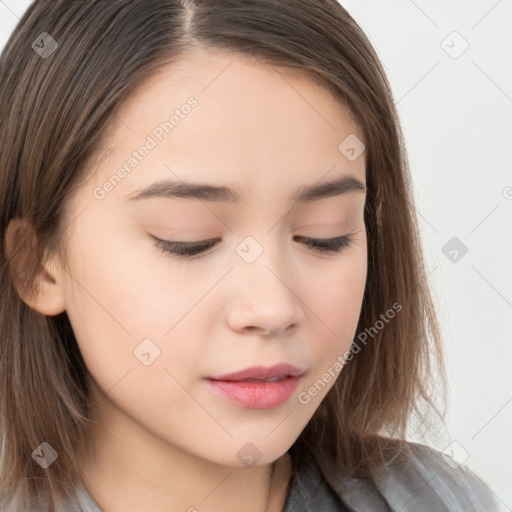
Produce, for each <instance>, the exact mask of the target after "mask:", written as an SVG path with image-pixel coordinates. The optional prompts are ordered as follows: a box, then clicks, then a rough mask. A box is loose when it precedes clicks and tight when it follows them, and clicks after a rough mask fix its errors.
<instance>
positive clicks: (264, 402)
mask: <svg viewBox="0 0 512 512" xmlns="http://www.w3.org/2000/svg"><path fill="white" fill-rule="evenodd" d="M171 116H173V117H171ZM166 123H167V124H166ZM349 136H351V137H358V138H359V139H360V140H362V139H363V136H362V134H361V132H360V131H359V129H358V128H357V126H356V125H355V124H353V123H352V121H351V120H350V116H349V112H348V110H347V109H346V108H345V107H343V106H342V105H341V104H339V103H338V102H337V101H336V99H335V98H334V97H333V96H332V95H331V94H330V93H329V92H328V90H327V89H324V88H323V87H322V86H321V85H319V84H318V83H315V82H314V81H312V80H311V79H310V78H307V76H305V75H303V74H301V73H300V72H299V71H297V70H290V69H284V68H277V67H276V68H273V67H271V66H265V65H263V64H260V63H258V62H256V61H253V60H248V59H246V58H243V57H241V56H235V55H232V54H225V53H220V52H213V51H206V50H195V52H194V53H193V54H190V55H189V56H188V57H187V59H186V60H183V61H181V62H180V63H174V64H172V65H169V66H167V67H166V68H164V69H162V70H161V71H160V72H159V74H158V75H156V76H154V77H152V78H151V79H149V80H147V81H146V82H145V83H144V84H143V86H142V87H140V88H139V89H138V90H137V91H136V93H135V94H134V95H133V96H132V97H130V99H129V100H128V101H127V102H125V103H124V104H123V105H122V106H121V108H120V109H119V110H118V112H117V113H116V116H115V118H114V124H112V126H111V130H110V132H109V137H108V151H107V152H105V153H104V154H103V155H102V158H100V159H98V161H97V162H96V166H95V167H94V169H91V170H90V173H89V175H88V180H87V182H85V183H83V184H82V185H81V187H80V188H79V189H78V190H77V192H76V193H75V195H74V196H73V197H72V201H71V204H70V211H69V219H70V220H71V219H73V220H72V221H71V224H70V225H69V227H68V229H69V230H70V231H69V246H68V249H67V250H68V260H67V264H68V266H69V271H70V276H67V279H64V278H62V279H61V280H60V282H61V283H62V286H63V293H64V297H65V305H66V307H65V309H66V311H67V314H68V316H69V319H70V321H71V324H72V327H73V330H74V332H75V334H76V338H77V341H78V344H79V348H80V350H81V352H82V355H83V358H84V360H85V363H86V365H87V367H88V369H89V371H90V373H91V375H92V377H93V379H94V381H93V384H94V386H95V387H97V389H98V390H101V391H102V392H103V393H105V394H106V396H105V397H104V398H103V399H102V400H100V401H99V402H98V404H99V405H98V407H101V409H102V410H103V416H102V418H103V420H102V421H109V418H111V417H113V415H114V411H115V415H116V417H117V418H122V421H123V422H124V423H125V425H132V426H135V425H136V426H137V429H138V430H139V431H141V432H144V433H145V434H149V435H150V436H152V437H154V438H155V439H158V440H159V443H162V446H163V447H164V449H167V447H168V448H169V450H170V449H172V448H174V449H176V448H178V449H179V450H181V452H185V453H188V454H192V455H194V456H196V457H200V458H202V459H207V460H209V461H213V462H215V463H219V464H225V465H231V466H241V465H242V464H244V463H245V462H244V457H246V456H247V455H252V456H255V457H257V458H258V457H259V458H258V460H257V463H258V464H263V463H269V462H271V461H273V460H276V459H277V458H278V457H280V456H281V455H282V454H283V453H285V452H286V451H287V450H288V449H289V448H290V446H291V445H292V444H293V443H294V441H295V440H296V439H297V437H298V436H299V434H300V433H301V431H302V430H303V429H304V427H305V426H306V424H307V423H308V421H309V420H310V418H311V417H312V415H313V413H314V412H315V410H316V409H317V408H318V406H319V404H320V402H321V401H322V399H323V398H324V397H325V395H326V394H327V392H328V391H329V389H330V388H331V387H332V386H333V384H334V382H335V380H336V378H337V377H338V376H339V373H340V366H341V365H340V363H339V361H340V359H341V356H343V354H345V353H346V351H347V350H348V349H349V347H350V345H351V343H352V340H353V338H354V335H355V330H356V326H357V322H358V318H359V315H360V310H361V304H362V298H363V291H364V287H365V281H366V271H367V267H366V264H367V263H366V262H367V246H366V230H365V225H364V204H365V197H366V196H365V192H364V189H362V190H358V189H357V188H356V187H355V186H354V183H357V181H359V182H360V183H361V184H362V185H363V186H364V185H365V161H364V153H363V154H362V155H360V156H359V157H358V158H347V157H346V156H345V155H346V154H347V153H343V152H342V151H341V150H340V149H339V145H340V143H342V142H343V141H344V140H345V139H346V138H347V137H349ZM105 140H107V139H105ZM348 140H349V141H350V140H356V139H348ZM144 148H145V149H144ZM356 149H357V148H356ZM352 153H353V152H352ZM344 178H349V179H345V181H344V182H343V183H341V181H340V180H343V179H344ZM350 178H351V179H350ZM334 180H339V183H338V185H339V184H340V183H341V185H342V186H338V187H337V188H336V187H334V188H329V189H328V190H329V191H330V192H329V193H328V194H319V193H318V192H319V190H320V189H319V188H318V186H322V185H324V184H326V183H327V182H331V181H334ZM157 182H162V183H163V182H168V183H167V185H166V186H163V187H160V188H159V189H157V188H155V187H153V189H152V192H151V193H148V192H147V193H145V194H141V191H142V190H144V189H146V188H148V187H150V186H151V185H153V184H154V183H157ZM173 183H174V184H176V183H177V184H178V185H180V186H181V189H182V191H183V190H185V192H186V193H183V192H182V193H179V194H178V195H177V196H173V195H172V194H171V192H173V191H174V192H176V188H175V185H174V188H173ZM184 183H186V184H187V185H184ZM192 184H201V185H208V186H211V187H225V188H226V189H231V191H232V192H231V193H229V192H226V191H225V190H224V192H222V191H221V192H219V191H217V192H215V191H211V190H207V189H205V188H203V189H202V190H195V192H194V191H193V190H192V189H191V188H190V187H192ZM313 186H315V187H317V188H316V189H313V191H311V190H310V191H309V192H310V193H309V195H306V194H303V195H306V197H303V198H302V199H301V200H299V199H300V198H299V197H298V195H299V194H300V193H301V192H303V193H304V192H305V191H306V190H307V189H309V188H311V187H313ZM315 190H316V192H317V194H313V193H312V192H315ZM325 190H327V189H325ZM325 190H324V192H325ZM333 190H334V191H333ZM187 191H188V193H187ZM235 199H237V200H235ZM310 239H315V240H316V241H315V240H313V241H311V240H310ZM326 239H333V240H331V241H330V242H329V241H327V242H326V241H325V240H326ZM162 241H172V242H173V243H172V244H170V243H167V244H166V243H165V242H162ZM187 248H188V250H189V251H191V252H192V253H193V255H192V256H186V255H184V253H185V252H186V250H187ZM169 251H175V252H174V253H173V252H169ZM180 251H181V252H180ZM201 251H202V252H201ZM64 283H66V284H65V285H64ZM337 361H338V363H337V364H336V362H337ZM279 363H287V364H289V365H293V366H294V367H296V368H297V369H298V370H299V372H300V374H301V376H300V377H298V378H296V379H293V378H291V377H287V378H286V379H284V380H283V381H282V382H281V383H273V384H272V383H266V384H262V383H253V384H247V383H246V384H227V383H225V382H224V384H222V383H220V384H219V383H217V384H212V382H211V381H209V380H207V379H206V378H207V377H218V376H221V375H223V374H226V373H232V372H237V371H239V370H244V369H247V368H250V367H254V366H263V367H271V366H273V365H276V364H279ZM288 370H289V369H284V370H283V369H282V368H281V370H280V371H279V372H280V373H281V374H282V373H284V374H288ZM326 372H328V373H329V374H330V376H331V377H330V378H327V377H326V376H325V375H326ZM222 389H224V390H227V391H228V392H229V393H231V395H229V396H228V395H226V394H225V393H224V392H223V391H222ZM249 443H251V444H249Z"/></svg>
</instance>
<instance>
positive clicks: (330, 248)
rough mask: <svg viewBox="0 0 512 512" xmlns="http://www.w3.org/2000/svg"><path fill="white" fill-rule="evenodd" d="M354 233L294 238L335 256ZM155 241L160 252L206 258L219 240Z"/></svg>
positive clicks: (350, 241) (315, 249) (349, 243)
mask: <svg viewBox="0 0 512 512" xmlns="http://www.w3.org/2000/svg"><path fill="white" fill-rule="evenodd" d="M355 234H356V233H350V234H348V235H343V236H338V237H336V238H310V237H305V236H300V235H297V236H295V237H294V238H295V239H296V240H298V241H301V242H302V243H304V244H305V245H306V246H307V247H308V248H309V249H311V250H314V251H318V252H320V253H324V254H325V253H327V254H335V253H339V252H341V251H342V250H343V249H345V248H347V247H350V245H351V244H352V242H353V240H352V238H353V236H354V235H355ZM151 236H152V238H153V239H154V240H155V245H156V246H157V247H158V248H160V249H162V252H167V253H171V254H173V255H175V256H178V257H180V258H191V257H193V256H196V255H198V254H200V255H201V256H200V257H202V256H206V255H207V254H208V253H207V252H206V251H208V250H209V249H211V248H212V247H214V246H215V245H216V244H217V242H219V241H220V239H219V238H212V239H211V240H201V241H199V242H174V241H172V240H162V239H160V238H157V237H155V236H153V235H151Z"/></svg>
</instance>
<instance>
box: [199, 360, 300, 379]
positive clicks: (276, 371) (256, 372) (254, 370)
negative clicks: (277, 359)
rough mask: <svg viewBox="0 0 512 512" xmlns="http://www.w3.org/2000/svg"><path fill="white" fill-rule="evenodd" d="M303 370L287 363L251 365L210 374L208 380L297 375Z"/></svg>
mask: <svg viewBox="0 0 512 512" xmlns="http://www.w3.org/2000/svg"><path fill="white" fill-rule="evenodd" d="M303 373H304V372H303V371H302V370H300V369H299V368H297V367H296V366H293V365H291V364H288V363H279V364H276V365H274V366H251V367H250V368H246V369H245V370H240V371H238V372H233V373H225V374H223V375H215V376H210V377H208V379H210V380H231V381H238V380H244V379H271V378H272V377H281V376H282V377H288V376H292V377H299V376H300V375H302V374H303Z"/></svg>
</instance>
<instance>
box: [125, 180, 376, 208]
mask: <svg viewBox="0 0 512 512" xmlns="http://www.w3.org/2000/svg"><path fill="white" fill-rule="evenodd" d="M347 192H363V193H366V186H365V185H364V184H363V183H361V181H359V180H358V179H357V178H355V177H354V176H350V175H347V176H340V177H338V178H336V179H334V180H331V181H327V182H325V183H321V184H315V185H306V186H303V187H301V188H299V189H298V190H297V191H296V192H295V194H293V196H292V197H291V200H292V201H296V202H299V203H304V202H307V201H317V200H319V199H325V198H328V197H333V196H338V195H341V194H346V193H347ZM149 198H165V199H172V198H185V199H199V200H203V201H217V202H231V203H238V202H240V200H241V199H242V197H241V196H240V194H238V193H237V192H236V191H234V190H232V189H230V188H228V187H224V186H214V185H208V184H204V183H190V182H188V183H187V182H184V181H174V180H162V181H158V182H156V183H153V184H151V185H149V186H147V187H145V188H143V189H141V190H137V191H135V192H133V193H132V194H131V195H130V196H129V197H128V200H129V201H138V200H141V199H149Z"/></svg>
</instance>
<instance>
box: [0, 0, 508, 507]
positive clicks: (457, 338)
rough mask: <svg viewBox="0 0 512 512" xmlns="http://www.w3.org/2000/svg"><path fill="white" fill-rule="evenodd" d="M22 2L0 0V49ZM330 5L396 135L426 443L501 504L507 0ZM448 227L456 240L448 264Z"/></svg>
mask: <svg viewBox="0 0 512 512" xmlns="http://www.w3.org/2000/svg"><path fill="white" fill-rule="evenodd" d="M29 3H30V2H29V1H27V0H0V48H3V46H4V45H5V43H6V41H7V39H8V37H9V35H10V34H11V32H12V30H13V29H14V27H15V25H16V23H17V22H18V20H19V18H20V17H21V15H22V14H23V13H24V11H25V9H26V8H27V7H28V5H29ZM341 4H342V5H343V6H344V7H346V8H347V10H348V11H349V12H350V13H351V14H352V16H353V17H354V18H355V20H356V21H357V22H358V23H359V24H360V25H361V27H362V28H363V30H364V31H365V32H366V34H367V35H368V37H369V38H370V40H371V42H372V43H373V45H374V47H375V49H376V51H377V53H378V55H379V57H380V58H381V60H382V62H383V65H384V67H385V69H386V72H387V74H388V78H389V80H390V83H391V86H392V89H393V93H394V97H395V100H396V102H397V105H398V110H399V115H400V117H401V120H402V126H403V130H404V134H405V138H406V142H407V145H408V152H409V158H410V164H411V170H412V175H413V182H414V190H415V195H416V201H417V207H418V214H419V219H420V228H421V233H422V238H423V241H424V248H425V256H426V261H427V266H428V270H429V272H431V273H430V277H429V280H430V283H431V285H432V288H433V292H434V295H435V297H434V298H435V301H436V304H437V307H438V311H439V317H440V320H441V323H442V333H443V337H444V344H445V347H446V356H447V366H448V377H449V382H448V384H449V385H448V389H449V390H450V401H449V407H448V413H447V418H446V426H445V427H446V428H445V429H444V432H445V436H446V438H445V440H444V441H442V442H437V444H436V448H438V449H440V450H443V449H444V448H445V447H446V446H447V445H448V444H449V443H450V442H452V443H453V444H451V447H450V448H449V449H447V452H450V451H452V452H453V454H454V456H455V458H456V459H460V460H463V459H465V464H467V465H468V466H469V467H470V468H471V469H473V470H474V471H475V472H476V473H477V474H479V475H480V476H481V477H482V478H483V479H484V480H485V481H486V482H487V484H488V485H489V486H490V487H491V489H492V490H493V491H494V492H495V493H496V495H497V496H498V498H499V499H500V500H501V501H502V502H504V503H505V504H506V505H507V507H508V508H511V509H512V486H511V483H512V435H511V432H512V377H511V374H512V372H511V369H512V322H511V312H512V283H511V281H512V272H511V271H510V267H511V263H512V250H511V249H512V242H511V238H512V237H511V226H512V173H511V169H512V152H511V148H512V144H511V142H512V137H511V135H512V0H499V1H497V0H478V1H477V0H472V1H469V0H457V1H456V0H450V1H449V2H448V1H446V0H428V1H427V0H414V1H413V0H392V1H391V0H389V1H386V2H383V1H379V0H341ZM454 31H456V32H458V33H459V34H460V36H461V37H462V38H463V39H464V40H465V41H467V43H468V44H469V47H468V49H467V50H466V51H465V52H464V53H462V54H461V55H460V56H457V54H458V53H459V52H460V50H461V49H463V48H464V46H463V45H464V44H465V43H464V41H463V39H461V38H460V37H459V36H457V35H453V34H452V33H453V32H454ZM37 35H38V34H34V39H35V37H36V36H37ZM448 36H449V37H448ZM443 41H445V42H444V43H442V42H443ZM445 49H446V50H447V51H448V52H451V53H452V56H457V58H452V57H451V56H450V55H448V53H446V51H445ZM27 51H31V50H30V49H27ZM507 187H508V188H507ZM452 237H457V238H458V239H459V240H460V241H462V242H463V243H464V244H465V245H466V246H467V248H468V252H467V253H466V254H465V255H464V256H463V257H462V258H460V259H459V260H458V261H457V262H453V261H451V260H450V259H449V258H448V257H447V256H445V255H444V254H443V252H442V248H443V247H444V245H445V244H446V243H447V242H448V241H449V240H450V239H451V238H452ZM443 444H444V445H443ZM452 449H453V450H452Z"/></svg>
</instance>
